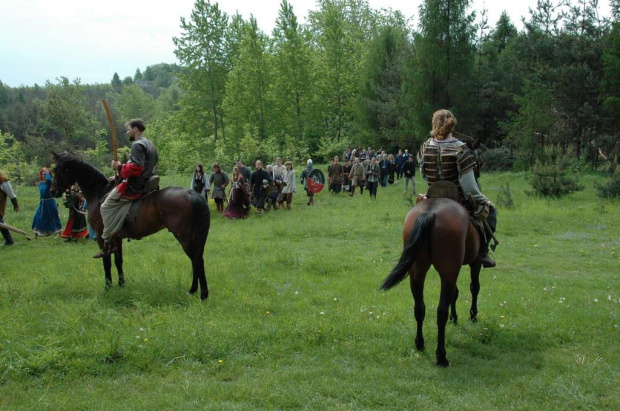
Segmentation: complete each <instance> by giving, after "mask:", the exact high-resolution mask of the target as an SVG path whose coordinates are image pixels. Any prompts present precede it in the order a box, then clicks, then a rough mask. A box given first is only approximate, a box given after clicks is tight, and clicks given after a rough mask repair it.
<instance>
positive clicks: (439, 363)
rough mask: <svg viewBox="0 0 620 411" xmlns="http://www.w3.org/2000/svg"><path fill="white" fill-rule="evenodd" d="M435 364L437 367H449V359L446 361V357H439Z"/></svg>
mask: <svg viewBox="0 0 620 411" xmlns="http://www.w3.org/2000/svg"><path fill="white" fill-rule="evenodd" d="M437 366H438V367H444V368H445V367H449V366H450V361H448V359H447V358H441V359H439V358H438V359H437Z"/></svg>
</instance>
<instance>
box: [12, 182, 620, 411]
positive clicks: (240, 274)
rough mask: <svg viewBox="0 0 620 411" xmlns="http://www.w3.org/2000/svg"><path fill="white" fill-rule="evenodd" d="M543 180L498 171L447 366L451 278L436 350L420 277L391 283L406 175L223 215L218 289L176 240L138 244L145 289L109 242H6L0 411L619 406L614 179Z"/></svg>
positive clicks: (131, 257)
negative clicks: (109, 259)
mask: <svg viewBox="0 0 620 411" xmlns="http://www.w3.org/2000/svg"><path fill="white" fill-rule="evenodd" d="M526 179H527V175H526V174H515V173H504V174H487V175H484V176H483V177H482V180H481V183H482V186H483V188H484V191H485V193H486V194H487V195H488V196H489V197H490V198H491V199H492V200H495V199H496V198H497V195H498V193H499V190H500V186H501V185H503V184H506V183H508V182H509V183H510V187H511V189H512V194H513V199H514V201H515V203H516V206H515V208H514V209H511V210H509V209H502V208H500V209H499V217H498V219H499V224H498V226H499V229H498V236H499V238H500V241H501V245H500V246H499V247H498V249H497V252H496V253H495V258H496V260H497V262H498V267H497V268H495V269H489V270H484V271H483V272H482V274H481V287H482V288H481V293H480V298H479V315H478V319H479V321H478V322H477V323H470V322H469V321H468V320H467V318H468V311H469V302H470V297H469V275H468V270H467V269H464V270H463V271H462V272H461V276H460V278H459V288H460V290H461V294H460V300H459V304H458V308H459V314H460V322H459V324H458V325H448V327H447V333H446V335H447V337H446V343H447V344H446V348H447V351H448V358H449V359H450V361H451V364H452V365H451V367H449V368H447V369H443V368H438V367H436V366H435V354H434V352H435V344H436V341H437V340H436V339H437V327H436V325H435V309H436V305H437V301H438V288H439V281H438V278H437V275H436V274H434V272H431V273H429V277H428V279H427V281H426V291H425V297H426V304H427V316H426V322H425V337H426V346H427V349H426V351H424V352H418V351H416V350H415V347H414V344H413V338H414V333H415V320H414V317H413V299H412V298H411V294H410V291H409V287H408V285H407V284H406V283H404V284H402V285H400V286H398V287H396V288H395V289H394V290H391V291H389V292H386V293H383V292H380V291H379V290H378V288H379V286H380V284H381V282H382V280H383V279H384V278H385V276H386V275H387V274H388V273H389V271H390V270H391V268H392V267H393V265H394V264H395V262H396V261H397V259H398V257H399V255H400V252H401V241H402V240H401V230H402V222H403V220H404V217H405V214H406V213H407V211H408V209H409V207H410V203H409V202H408V201H407V199H406V198H405V197H404V196H403V194H402V181H401V182H397V184H396V185H394V186H391V187H388V188H385V189H382V188H379V192H378V196H377V200H376V201H374V200H370V199H369V197H368V196H367V194H366V193H365V195H364V196H363V197H360V196H358V195H356V196H355V197H353V198H349V197H348V196H346V195H343V194H341V195H334V194H328V193H321V194H320V195H318V196H317V197H316V205H315V206H313V207H308V206H306V205H305V198H304V196H303V195H302V193H298V194H296V196H295V198H294V204H293V210H291V211H289V212H281V211H278V212H277V213H275V214H274V213H273V212H272V213H270V214H267V215H265V216H263V217H262V218H261V219H259V218H257V217H256V214H255V213H254V212H253V213H252V214H251V215H250V218H249V219H248V220H245V221H229V220H227V219H224V218H222V217H220V216H219V215H215V214H213V215H212V225H211V232H210V235H209V239H208V241H207V248H206V251H205V260H206V270H207V280H208V282H209V286H210V297H209V299H208V300H207V301H200V299H199V298H198V297H197V296H189V295H188V294H187V290H188V289H189V286H190V283H191V267H190V263H189V260H188V259H187V258H186V257H185V255H184V254H183V252H182V250H181V247H180V246H179V245H178V244H177V243H176V241H175V240H174V238H173V237H172V235H171V234H170V233H168V232H161V233H158V234H157V235H154V236H151V237H148V238H145V239H143V240H141V241H131V242H130V243H128V244H126V246H125V247H124V250H125V275H126V280H127V284H126V286H125V287H124V288H119V287H118V286H115V287H114V288H113V289H112V290H110V291H109V292H105V291H104V276H103V269H102V266H101V262H100V261H98V260H94V259H92V258H91V255H92V254H93V253H94V252H95V251H96V250H97V247H96V245H95V244H94V243H93V242H91V241H83V242H80V243H65V242H63V241H62V240H61V239H58V238H43V239H38V240H33V241H30V242H27V241H26V240H25V238H24V237H19V236H17V235H15V236H14V238H15V239H16V245H14V246H12V247H10V248H6V247H5V248H3V249H1V250H0V324H1V325H2V326H1V327H0V408H2V409H29V410H30V409H37V410H38V409H106V410H110V409H123V410H125V409H214V410H228V409H243V410H246V409H297V408H309V409H321V410H323V409H330V410H331V409H342V410H349V409H459V410H462V409H471V410H474V409H475V410H479V409H554V410H555V409H619V408H620V390H619V389H618V387H619V386H620V350H619V349H618V346H619V344H618V341H620V338H619V337H620V329H619V325H620V315H619V314H620V311H619V299H620V282H619V279H618V274H619V273H620V258H619V257H620V235H619V233H620V218H619V216H620V202H619V201H618V200H614V201H610V200H606V201H601V200H599V199H598V198H596V193H595V190H594V188H592V183H593V181H595V180H596V179H601V177H600V176H595V175H589V176H585V177H583V178H582V181H581V182H582V183H583V184H585V186H586V189H585V190H584V191H582V192H579V193H575V194H572V195H570V196H568V197H566V198H564V199H561V200H553V201H549V200H545V199H538V198H531V197H527V196H526V195H525V194H524V190H526V189H529V184H528V182H527V180H526ZM186 180H187V181H186ZM188 181H189V179H188V178H185V177H181V178H176V179H173V178H164V179H163V182H164V185H167V184H179V185H186V184H187V183H188ZM419 186H422V184H419ZM16 188H17V190H18V196H19V200H20V206H21V211H20V213H19V214H15V213H13V212H12V210H11V209H10V207H9V209H8V210H7V214H6V216H5V219H6V221H7V223H9V224H11V225H14V226H18V227H20V228H24V229H26V228H28V227H30V224H31V219H32V216H33V214H34V211H35V209H36V205H37V202H38V194H37V192H36V188H35V187H16ZM420 188H422V187H420ZM300 191H301V190H300ZM214 208H215V207H213V204H211V209H212V210H214ZM61 213H62V214H61V219H62V221H63V224H64V223H65V222H66V219H67V211H66V209H63V210H61ZM114 280H115V283H116V275H115V274H114Z"/></svg>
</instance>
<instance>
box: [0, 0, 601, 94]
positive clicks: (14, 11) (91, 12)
mask: <svg viewBox="0 0 620 411" xmlns="http://www.w3.org/2000/svg"><path fill="white" fill-rule="evenodd" d="M215 2H216V0H212V3H215ZM368 2H369V4H370V6H371V7H373V8H375V9H380V8H386V9H387V8H392V9H393V10H400V11H401V12H402V13H403V15H405V16H406V17H412V18H413V22H414V24H415V25H416V27H417V20H416V19H417V16H418V7H419V5H420V3H422V0H368ZM217 3H218V4H219V7H220V9H221V10H223V11H225V12H226V13H227V14H229V15H232V14H235V13H236V12H237V11H238V12H239V13H240V14H241V15H242V16H243V17H244V18H245V19H248V18H249V17H250V15H251V14H252V15H254V17H255V18H256V20H257V22H258V24H259V26H260V27H261V29H262V30H263V31H265V32H266V33H269V34H270V33H271V30H272V29H273V27H274V24H275V21H276V18H277V15H278V10H279V8H280V3H281V0H220V1H217ZM599 3H600V5H599V15H601V16H610V14H611V13H610V8H609V1H608V0H600V2H599ZM1 4H2V18H0V81H2V82H3V83H4V84H6V85H8V86H10V87H19V86H21V85H24V86H33V85H34V84H38V85H40V86H43V85H45V82H46V81H47V80H49V81H51V82H56V78H58V77H60V76H64V77H67V78H69V80H74V79H76V78H80V79H81V82H82V84H95V83H108V82H110V81H111V80H112V76H113V75H114V73H115V72H116V73H118V75H119V76H120V77H121V79H122V78H124V77H127V76H133V75H134V74H135V72H136V69H137V68H139V69H140V70H142V71H144V69H145V68H146V67H147V66H150V65H153V64H157V63H178V61H177V59H176V57H175V55H174V44H173V42H172V38H173V37H178V36H179V35H180V34H181V29H180V27H179V26H180V19H181V17H186V18H189V16H190V14H191V11H192V9H193V6H194V0H171V1H170V0H163V1H153V0H106V1H96V0H53V1H50V0H2V2H1ZM289 4H291V5H292V6H293V11H294V12H295V14H296V15H297V18H298V19H299V21H300V22H305V18H306V16H307V15H308V11H309V10H316V9H317V7H316V6H315V4H316V3H315V0H289ZM535 6H536V0H508V1H506V0H473V1H472V10H476V11H477V12H478V13H477V14H478V15H479V14H480V11H481V10H482V9H483V7H484V8H486V9H487V10H488V16H489V20H488V21H489V25H490V26H491V27H493V26H494V25H495V23H496V22H497V20H498V19H499V16H500V15H501V13H502V11H503V10H506V11H507V12H508V15H509V16H510V18H511V20H512V22H513V24H515V25H516V26H517V27H518V28H521V27H522V24H521V16H528V15H529V12H528V9H529V8H530V7H531V8H534V7H535Z"/></svg>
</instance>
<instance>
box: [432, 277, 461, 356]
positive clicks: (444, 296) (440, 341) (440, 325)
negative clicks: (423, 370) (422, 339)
mask: <svg viewBox="0 0 620 411" xmlns="http://www.w3.org/2000/svg"><path fill="white" fill-rule="evenodd" d="M439 275H440V277H441V295H440V297H439V305H438V306H437V330H438V331H437V351H435V356H436V358H437V365H438V366H440V367H447V366H449V365H450V361H448V359H447V358H446V323H447V322H448V309H449V306H450V304H451V303H452V301H454V294H455V290H456V279H457V278H458V271H457V273H456V274H448V275H444V274H442V273H439Z"/></svg>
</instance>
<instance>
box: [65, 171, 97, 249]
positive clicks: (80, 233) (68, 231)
mask: <svg viewBox="0 0 620 411" xmlns="http://www.w3.org/2000/svg"><path fill="white" fill-rule="evenodd" d="M83 202H84V197H83V195H82V192H81V191H80V186H78V185H77V183H75V184H73V185H72V186H71V188H69V189H68V190H67V193H66V194H65V201H64V202H63V203H62V205H64V206H65V207H67V208H68V209H69V221H67V226H66V227H65V230H64V231H63V232H62V234H60V236H61V237H62V238H66V239H67V241H71V240H72V239H78V238H87V237H89V236H90V234H89V232H88V226H87V224H86V214H85V212H84V211H82V203H83Z"/></svg>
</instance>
